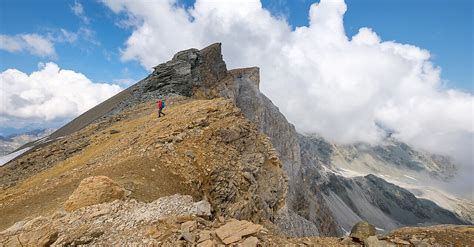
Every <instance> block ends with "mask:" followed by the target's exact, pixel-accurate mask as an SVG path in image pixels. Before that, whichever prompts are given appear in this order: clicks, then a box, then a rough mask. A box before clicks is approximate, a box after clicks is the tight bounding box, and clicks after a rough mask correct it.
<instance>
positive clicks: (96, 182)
mask: <svg viewBox="0 0 474 247" xmlns="http://www.w3.org/2000/svg"><path fill="white" fill-rule="evenodd" d="M124 195H125V189H124V188H123V187H122V186H120V185H119V184H117V183H116V182H115V181H113V180H112V179H110V178H108V177H106V176H93V177H88V178H85V179H84V180H82V181H81V183H80V184H79V186H78V187H77V189H76V190H75V191H74V192H73V193H72V194H71V196H70V197H69V199H68V200H67V201H66V202H65V203H64V208H65V209H66V211H69V212H71V211H74V210H76V209H79V208H82V207H86V206H90V205H94V204H100V203H104V202H110V201H113V200H116V199H122V198H123V197H124Z"/></svg>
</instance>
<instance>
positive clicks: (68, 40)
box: [0, 0, 474, 167]
mask: <svg viewBox="0 0 474 247" xmlns="http://www.w3.org/2000/svg"><path fill="white" fill-rule="evenodd" d="M472 34H473V3H472V1H470V0H397V1H396V0H346V1H343V0H322V1H308V0H295V1H285V0H275V1H270V0H262V2H260V1H259V0H246V1H236V0H227V1H215V0H214V1H212V0H197V1H187V0H186V1H184V0H166V1H165V0H162V1H152V0H98V1H94V0H88V1H81V0H73V1H33V0H31V1H27V0H15V1H13V0H1V1H0V87H1V88H0V90H1V91H0V92H1V95H0V134H2V135H6V134H11V133H14V132H18V131H24V130H25V129H34V128H38V127H58V126H60V125H61V124H64V123H65V122H67V121H69V120H70V119H72V118H74V117H76V116H77V115H79V114H81V113H82V112H84V111H86V110H87V109H89V108H91V107H93V106H94V105H96V104H98V103H99V102H101V101H103V100H105V99H107V98H109V97H110V96H112V95H114V94H115V93H117V92H119V91H120V90H122V89H124V88H126V87H128V86H130V85H131V84H132V83H134V82H136V81H138V80H140V79H142V78H144V77H145V76H146V75H147V74H148V73H149V72H150V70H151V68H152V67H153V66H155V65H157V64H159V63H162V62H165V61H167V60H169V59H170V58H171V57H172V56H173V54H174V53H176V52H177V51H179V50H183V49H187V48H190V47H196V48H203V47H205V46H207V45H209V44H211V43H214V42H222V47H223V55H224V59H225V61H226V63H227V66H228V68H238V67H247V66H259V67H260V72H261V80H262V81H261V90H262V91H263V92H264V93H265V94H266V95H267V96H268V97H269V98H270V99H271V100H272V101H273V102H274V103H275V104H276V105H277V106H278V107H279V108H280V110H281V111H282V112H283V113H284V114H285V116H286V117H287V118H288V120H289V121H290V122H292V123H293V124H294V125H295V126H296V128H297V129H298V131H300V132H304V133H318V134H321V135H322V136H324V137H325V138H327V139H328V140H330V141H333V142H336V143H342V144H346V143H355V142H367V143H373V144H376V143H380V142H381V141H382V140H383V136H384V135H385V133H384V131H385V129H390V130H392V131H394V132H395V133H394V136H395V137H396V138H398V139H400V140H402V141H405V142H407V143H409V144H411V145H413V146H415V147H416V148H419V149H422V150H427V151H430V152H433V153H439V154H445V155H450V156H453V157H454V158H456V159H457V160H459V161H460V162H461V163H463V164H466V165H469V166H470V167H472V163H473V154H472V153H473V152H472V151H473V150H474V123H473V121H474V113H473V111H474V110H473V107H474V100H473V93H474V88H473V87H474V85H473V84H474V79H473V74H472V71H473V67H474V66H473V57H474V55H473V47H472V46H473V45H472V44H473V38H472Z"/></svg>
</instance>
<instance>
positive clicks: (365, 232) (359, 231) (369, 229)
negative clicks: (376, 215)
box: [350, 221, 376, 242]
mask: <svg viewBox="0 0 474 247" xmlns="http://www.w3.org/2000/svg"><path fill="white" fill-rule="evenodd" d="M375 233H376V231H375V226H373V225H371V224H369V223H368V222H366V221H360V222H357V224H355V225H354V226H353V227H352V230H351V234H350V236H351V237H352V239H354V240H356V241H360V242H362V241H364V240H365V239H367V238H368V237H370V236H375Z"/></svg>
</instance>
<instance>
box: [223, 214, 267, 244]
mask: <svg viewBox="0 0 474 247" xmlns="http://www.w3.org/2000/svg"><path fill="white" fill-rule="evenodd" d="M262 229H263V226H261V225H257V224H254V223H252V222H249V221H246V220H234V221H231V222H229V223H227V224H225V225H223V226H221V227H219V228H217V229H216V234H217V236H218V237H219V238H220V239H221V240H222V242H223V243H224V244H226V245H227V244H231V243H235V242H237V241H239V240H240V239H242V237H245V236H249V235H252V234H255V233H258V232H260V230H262Z"/></svg>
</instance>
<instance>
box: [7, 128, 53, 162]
mask: <svg viewBox="0 0 474 247" xmlns="http://www.w3.org/2000/svg"><path fill="white" fill-rule="evenodd" d="M54 131H55V129H35V130H31V131H28V132H24V133H19V134H13V135H8V136H1V135H0V156H4V155H7V154H9V153H11V152H13V151H15V150H16V149H17V148H19V147H21V146H22V145H24V144H26V143H28V142H32V141H35V140H38V139H40V138H43V137H45V136H48V135H49V134H51V133H53V132H54Z"/></svg>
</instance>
